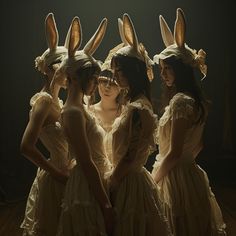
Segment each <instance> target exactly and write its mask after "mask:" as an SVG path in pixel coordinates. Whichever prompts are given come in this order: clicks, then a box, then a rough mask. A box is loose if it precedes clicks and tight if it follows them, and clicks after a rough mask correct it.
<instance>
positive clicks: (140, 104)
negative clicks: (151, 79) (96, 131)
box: [112, 98, 158, 133]
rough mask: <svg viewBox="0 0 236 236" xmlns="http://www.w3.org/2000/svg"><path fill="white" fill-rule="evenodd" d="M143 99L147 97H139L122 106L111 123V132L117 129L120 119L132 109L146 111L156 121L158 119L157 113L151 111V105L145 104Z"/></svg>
mask: <svg viewBox="0 0 236 236" xmlns="http://www.w3.org/2000/svg"><path fill="white" fill-rule="evenodd" d="M145 100H147V99H146V98H139V99H138V100H136V101H135V102H131V103H128V104H127V106H125V107H124V108H123V110H122V113H121V115H120V116H119V117H117V118H116V119H115V121H114V123H113V125H112V132H113V133H114V132H115V131H116V130H117V129H118V127H119V126H120V123H121V122H122V120H123V119H124V118H126V117H127V116H128V114H129V113H130V112H131V111H132V110H134V109H139V110H146V111H148V112H149V114H150V116H151V117H153V118H154V119H155V120H156V123H157V120H158V117H157V115H156V114H154V113H153V110H152V109H151V107H150V106H149V105H148V104H145V103H147V102H146V101H145Z"/></svg>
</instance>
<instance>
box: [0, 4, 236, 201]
mask: <svg viewBox="0 0 236 236" xmlns="http://www.w3.org/2000/svg"><path fill="white" fill-rule="evenodd" d="M2 4H3V7H1V17H2V20H1V32H2V33H1V39H2V45H1V53H2V56H1V72H2V73H1V93H0V94H1V97H0V98H1V124H2V127H1V132H0V135H1V147H0V152H1V158H0V188H1V192H4V195H5V196H4V197H5V198H6V199H7V200H8V201H14V200H17V199H20V198H23V197H24V196H26V195H27V193H28V191H29V187H30V185H31V183H32V180H33V178H34V176H35V173H36V167H34V166H33V164H31V163H30V162H29V161H28V160H27V159H26V158H24V157H23V156H22V155H21V154H20V151H19V147H20V141H21V138H22V135H23V132H24V129H25V127H26V125H27V121H28V113H29V110H30V106H29V100H30V98H31V96H32V95H34V94H35V93H36V92H38V91H39V90H40V89H41V86H42V84H43V80H42V75H41V74H40V73H39V72H38V71H36V70H35V69H34V59H35V57H36V56H38V55H41V54H42V52H43V51H44V50H45V49H46V48H47V44H46V40H45V34H44V19H45V16H46V15H47V14H48V13H49V12H53V13H54V15H55V19H56V23H57V27H58V31H59V35H60V42H59V45H60V44H64V39H65V36H66V33H67V30H68V27H69V25H70V23H71V20H72V18H73V17H74V16H76V15H78V16H79V17H80V20H81V24H82V30H83V41H82V47H83V46H84V45H85V43H86V42H87V40H88V39H89V38H90V37H91V35H92V34H93V33H94V32H95V30H96V29H97V27H98V25H99V23H100V21H101V19H102V18H103V17H107V18H108V21H109V22H108V27H107V32H106V35H105V37H104V40H103V42H102V43H101V45H100V47H99V48H98V50H97V51H96V52H95V54H94V57H95V58H96V59H100V60H104V59H105V57H106V55H107V53H108V51H109V49H111V48H112V47H114V46H115V45H117V44H118V43H120V37H119V33H118V27H117V18H118V17H122V14H123V13H125V12H127V13H128V14H129V15H130V16H131V18H132V20H133V22H134V25H135V29H136V32H137V35H138V38H139V41H140V42H143V44H144V45H145V47H146V49H147V51H148V52H149V55H150V57H151V58H152V57H153V55H154V54H156V53H157V52H160V51H161V50H162V49H164V44H163V42H162V39H161V35H160V27H159V20H158V15H159V14H162V15H163V16H164V17H165V19H166V21H167V22H168V24H169V26H170V27H171V28H172V29H173V27H174V21H175V12H176V8H177V7H181V8H182V9H183V10H184V12H185V15H186V18H187V34H186V38H187V43H188V45H189V46H190V47H192V48H195V49H200V48H203V49H204V50H205V51H206V52H207V64H208V75H207V78H206V79H205V80H204V81H203V83H202V86H203V89H204V90H205V92H206V94H207V95H208V97H209V98H210V100H211V101H212V106H211V110H210V114H209V118H208V123H207V125H206V131H205V135H204V141H205V147H204V149H203V151H202V152H201V153H200V155H199V157H198V162H199V164H200V165H201V166H202V167H203V168H204V169H205V170H206V171H207V172H208V174H209V177H210V180H211V181H220V182H222V183H224V184H231V183H235V182H236V181H235V174H234V173H235V169H236V166H235V163H236V125H235V121H236V106H235V98H236V95H235V91H236V86H235V84H236V82H235V66H234V64H233V63H234V58H233V56H234V51H235V50H234V44H233V43H234V42H235V40H234V38H233V34H234V33H236V32H235V23H233V22H235V21H234V20H233V9H234V8H233V1H230V0H226V1H215V0H214V1H213V0H209V1H206V0H198V1H194V0H179V1H177V0H145V1H144V0H120V1H118V0H116V1H113V0H100V1H98V0H97V1H96V0H93V1H92V0H91V1H89V0H86V1H78V0H77V1H75V0H67V1H66V0H57V1H56V0H50V1H46V0H41V1H39V0H37V1H36V0H34V1H29V0H25V1H13V0H8V1H5V2H3V3H2ZM154 73H155V79H154V81H153V82H152V90H153V91H152V92H153V97H154V100H155V101H158V98H159V96H160V85H161V81H160V78H159V76H158V71H157V69H156V68H155V70H154ZM62 96H65V93H63V94H62ZM152 161H153V159H150V160H149V162H148V164H147V167H148V168H149V169H151V164H152ZM1 194H3V193H1ZM1 197H2V196H1Z"/></svg>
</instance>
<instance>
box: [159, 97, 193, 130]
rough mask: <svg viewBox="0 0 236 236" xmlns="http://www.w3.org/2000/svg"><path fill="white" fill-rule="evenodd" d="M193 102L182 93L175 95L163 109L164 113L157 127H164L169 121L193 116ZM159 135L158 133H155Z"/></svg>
mask: <svg viewBox="0 0 236 236" xmlns="http://www.w3.org/2000/svg"><path fill="white" fill-rule="evenodd" d="M194 102H195V100H194V99H193V98H191V97H190V96H187V95H186V94H184V93H177V94H176V95H175V96H174V97H173V98H172V99H171V100H170V103H169V105H168V106H167V107H166V108H165V112H164V114H163V115H162V117H161V118H160V120H159V126H164V125H165V124H166V123H167V122H168V121H169V120H172V119H175V120H176V119H180V118H185V119H189V117H190V116H191V115H192V114H193V105H194ZM157 133H159V131H158V132H157Z"/></svg>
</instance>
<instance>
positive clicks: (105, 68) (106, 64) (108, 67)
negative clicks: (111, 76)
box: [101, 18, 128, 72]
mask: <svg viewBox="0 0 236 236" xmlns="http://www.w3.org/2000/svg"><path fill="white" fill-rule="evenodd" d="M118 28H119V32H120V37H121V41H122V43H120V44H118V45H117V46H115V47H114V48H112V49H111V50H110V51H109V53H108V55H107V57H106V59H105V61H104V63H103V64H102V66H101V70H102V72H103V71H111V59H112V57H113V56H114V55H115V53H116V52H117V51H118V50H119V49H121V48H123V47H125V46H127V45H128V42H127V41H126V39H125V36H124V34H123V21H122V20H121V19H120V18H118Z"/></svg>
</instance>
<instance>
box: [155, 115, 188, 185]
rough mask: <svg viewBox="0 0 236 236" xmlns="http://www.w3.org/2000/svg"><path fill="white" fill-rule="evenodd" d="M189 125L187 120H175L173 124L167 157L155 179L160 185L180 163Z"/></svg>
mask: <svg viewBox="0 0 236 236" xmlns="http://www.w3.org/2000/svg"><path fill="white" fill-rule="evenodd" d="M188 127H189V123H188V121H187V120H186V119H184V118H180V119H173V120H172V122H171V141H170V148H169V152H168V153H167V155H166V156H165V157H164V159H163V162H162V163H161V166H160V168H159V170H158V171H157V173H156V176H155V177H154V180H155V181H156V183H158V182H159V181H160V180H161V179H162V178H163V177H164V176H165V175H166V174H167V173H168V172H169V171H170V170H171V169H172V168H174V167H175V165H176V164H177V163H178V161H179V159H180V158H181V154H182V152H183V145H184V138H185V134H186V131H187V129H188Z"/></svg>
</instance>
